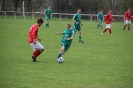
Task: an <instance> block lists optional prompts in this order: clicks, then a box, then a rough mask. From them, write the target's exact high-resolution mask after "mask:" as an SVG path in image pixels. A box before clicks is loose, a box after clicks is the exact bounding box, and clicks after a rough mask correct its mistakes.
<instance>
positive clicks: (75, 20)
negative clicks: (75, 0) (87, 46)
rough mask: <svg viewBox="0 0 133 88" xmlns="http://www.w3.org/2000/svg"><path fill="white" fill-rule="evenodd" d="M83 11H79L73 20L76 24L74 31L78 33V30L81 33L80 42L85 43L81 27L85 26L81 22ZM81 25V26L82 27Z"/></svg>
mask: <svg viewBox="0 0 133 88" xmlns="http://www.w3.org/2000/svg"><path fill="white" fill-rule="evenodd" d="M81 17H82V15H81V9H78V11H77V13H76V14H75V15H74V16H73V18H72V20H73V22H74V27H73V29H74V31H75V33H76V31H77V30H78V32H79V42H81V43H84V42H83V41H82V39H81V26H83V24H82V22H81ZM80 25H81V26H80Z"/></svg>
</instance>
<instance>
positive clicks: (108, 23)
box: [102, 10, 114, 35]
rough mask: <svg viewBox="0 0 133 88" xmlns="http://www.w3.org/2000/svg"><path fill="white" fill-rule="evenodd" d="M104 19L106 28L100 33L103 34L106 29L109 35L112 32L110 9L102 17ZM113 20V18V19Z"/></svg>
mask: <svg viewBox="0 0 133 88" xmlns="http://www.w3.org/2000/svg"><path fill="white" fill-rule="evenodd" d="M104 20H106V28H105V29H104V30H103V32H102V34H104V33H105V32H106V31H107V30H109V33H110V35H113V34H112V31H111V21H112V20H113V19H112V11H111V10H110V11H109V13H108V14H107V15H106V16H105V18H104V19H103V21H104ZM113 21H114V20H113Z"/></svg>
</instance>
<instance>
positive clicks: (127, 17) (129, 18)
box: [125, 11, 131, 20]
mask: <svg viewBox="0 0 133 88" xmlns="http://www.w3.org/2000/svg"><path fill="white" fill-rule="evenodd" d="M125 20H131V12H129V11H127V12H126V13H125Z"/></svg>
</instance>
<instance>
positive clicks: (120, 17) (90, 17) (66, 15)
mask: <svg viewBox="0 0 133 88" xmlns="http://www.w3.org/2000/svg"><path fill="white" fill-rule="evenodd" d="M52 14H53V17H57V18H59V20H61V19H62V18H72V16H73V15H74V14H71V13H52ZM82 15H83V19H87V20H90V21H92V20H96V17H97V14H82ZM0 16H4V18H7V16H14V19H17V16H21V17H22V16H23V19H26V16H32V19H34V16H39V17H45V14H44V12H25V13H23V12H15V11H0ZM112 16H113V18H114V19H116V20H118V21H124V15H112ZM132 18H133V16H132Z"/></svg>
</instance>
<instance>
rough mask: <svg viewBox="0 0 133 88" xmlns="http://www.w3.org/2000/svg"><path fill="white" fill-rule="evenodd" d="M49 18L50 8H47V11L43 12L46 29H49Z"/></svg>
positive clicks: (50, 15) (50, 14)
mask: <svg viewBox="0 0 133 88" xmlns="http://www.w3.org/2000/svg"><path fill="white" fill-rule="evenodd" d="M50 17H52V10H51V7H50V6H48V9H46V10H45V18H46V21H47V22H46V28H49V21H50Z"/></svg>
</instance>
